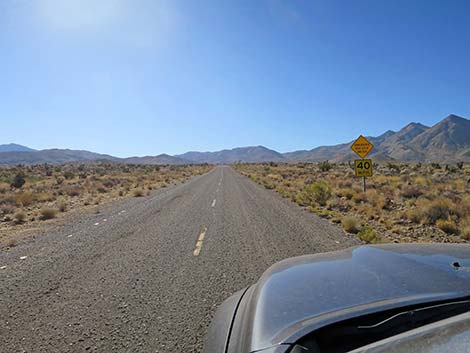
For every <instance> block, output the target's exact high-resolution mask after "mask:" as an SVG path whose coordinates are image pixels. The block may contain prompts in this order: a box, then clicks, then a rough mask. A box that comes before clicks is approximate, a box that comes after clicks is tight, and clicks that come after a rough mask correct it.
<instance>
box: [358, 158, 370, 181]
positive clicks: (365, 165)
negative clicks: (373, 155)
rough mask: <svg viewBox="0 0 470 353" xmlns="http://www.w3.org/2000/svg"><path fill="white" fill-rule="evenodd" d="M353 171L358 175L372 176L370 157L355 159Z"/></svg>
mask: <svg viewBox="0 0 470 353" xmlns="http://www.w3.org/2000/svg"><path fill="white" fill-rule="evenodd" d="M354 171H355V172H356V176H358V177H371V176H372V159H355V160H354Z"/></svg>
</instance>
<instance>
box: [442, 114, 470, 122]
mask: <svg viewBox="0 0 470 353" xmlns="http://www.w3.org/2000/svg"><path fill="white" fill-rule="evenodd" d="M468 121H469V120H468V119H465V118H463V117H461V116H458V115H455V114H450V115H448V116H447V117H446V118H445V119H444V120H442V122H453V123H461V122H468Z"/></svg>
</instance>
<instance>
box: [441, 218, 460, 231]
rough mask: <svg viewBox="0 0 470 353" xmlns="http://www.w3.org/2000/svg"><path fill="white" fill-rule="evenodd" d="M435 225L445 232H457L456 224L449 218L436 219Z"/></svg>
mask: <svg viewBox="0 0 470 353" xmlns="http://www.w3.org/2000/svg"><path fill="white" fill-rule="evenodd" d="M436 227H437V228H439V229H440V230H442V231H444V232H445V233H447V234H457V233H458V232H459V229H458V227H457V224H455V222H454V221H452V220H450V219H438V220H437V222H436Z"/></svg>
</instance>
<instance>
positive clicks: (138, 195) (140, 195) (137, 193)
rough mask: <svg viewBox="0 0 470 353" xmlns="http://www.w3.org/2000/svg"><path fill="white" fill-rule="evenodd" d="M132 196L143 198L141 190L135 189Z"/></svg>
mask: <svg viewBox="0 0 470 353" xmlns="http://www.w3.org/2000/svg"><path fill="white" fill-rule="evenodd" d="M132 194H133V195H134V196H135V197H142V196H144V191H143V190H142V189H135V190H134V191H133V192H132Z"/></svg>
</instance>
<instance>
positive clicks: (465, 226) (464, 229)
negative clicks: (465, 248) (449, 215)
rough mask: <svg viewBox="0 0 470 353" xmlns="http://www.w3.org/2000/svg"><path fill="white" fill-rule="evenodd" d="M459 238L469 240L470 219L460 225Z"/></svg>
mask: <svg viewBox="0 0 470 353" xmlns="http://www.w3.org/2000/svg"><path fill="white" fill-rule="evenodd" d="M460 236H461V237H462V238H463V239H465V240H470V217H467V218H465V219H464V220H463V221H462V222H461V223H460Z"/></svg>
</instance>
